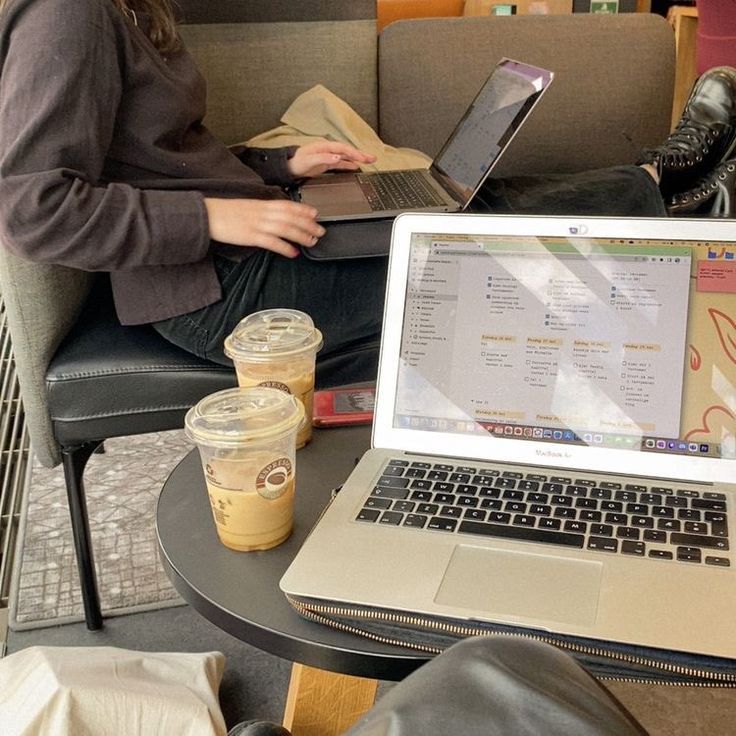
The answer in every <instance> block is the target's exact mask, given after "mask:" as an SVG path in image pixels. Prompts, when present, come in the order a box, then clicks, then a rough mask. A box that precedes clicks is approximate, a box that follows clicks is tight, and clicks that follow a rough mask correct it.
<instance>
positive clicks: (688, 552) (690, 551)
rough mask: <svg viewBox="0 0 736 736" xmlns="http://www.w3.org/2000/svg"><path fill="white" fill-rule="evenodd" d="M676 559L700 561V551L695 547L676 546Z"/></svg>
mask: <svg viewBox="0 0 736 736" xmlns="http://www.w3.org/2000/svg"><path fill="white" fill-rule="evenodd" d="M677 559H678V560H679V561H680V562H701V560H702V553H701V551H700V549H698V548H697V547H678V548H677Z"/></svg>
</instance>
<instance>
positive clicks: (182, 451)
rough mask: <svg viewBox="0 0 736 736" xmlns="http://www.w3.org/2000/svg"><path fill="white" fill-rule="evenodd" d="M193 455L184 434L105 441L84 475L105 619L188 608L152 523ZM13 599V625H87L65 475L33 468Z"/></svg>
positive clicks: (60, 471) (16, 564)
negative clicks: (174, 475) (169, 483)
mask: <svg viewBox="0 0 736 736" xmlns="http://www.w3.org/2000/svg"><path fill="white" fill-rule="evenodd" d="M190 449H191V444H190V443H189V441H188V440H187V439H186V437H185V436H184V433H183V432H182V431H175V432H161V433H153V434H147V435H139V436H137V437H121V438H114V439H110V440H107V441H106V442H105V452H104V453H95V454H94V455H93V456H92V457H91V458H90V460H89V463H88V465H87V469H86V471H85V474H84V482H85V489H86V496H87V509H88V513H89V520H90V529H91V533H92V548H93V550H94V555H95V564H96V567H97V579H98V587H99V591H100V600H101V603H102V610H103V613H104V615H105V616H114V615H120V614H125V613H134V612H136V611H144V610H151V609H153V608H163V607H165V606H172V605H182V604H183V601H182V600H181V598H180V597H179V595H178V594H177V592H176V591H175V590H174V588H173V587H172V585H171V584H170V583H169V581H168V578H167V577H166V575H165V573H164V571H163V569H162V567H161V564H160V562H159V558H158V548H157V544H156V531H155V522H154V517H155V513H156V502H157V500H158V494H159V491H160V489H161V486H162V484H163V482H164V481H165V480H166V478H167V477H168V475H169V473H170V472H171V471H172V470H173V469H174V467H175V466H176V464H177V463H178V462H179V461H180V460H181V459H182V458H183V457H184V455H186V453H187V452H188V451H189V450H190ZM29 476H30V481H29V487H28V488H27V489H26V495H25V500H24V506H23V509H22V516H21V524H20V538H19V551H18V554H17V555H16V562H15V569H14V575H13V584H12V588H11V593H10V605H9V608H10V626H11V628H12V629H15V630H21V629H30V628H39V627H43V626H53V625H56V624H63V623H70V622H73V621H81V620H83V618H84V615H83V609H82V599H81V593H80V589H79V578H78V574H77V566H76V558H75V554H74V545H73V542H72V536H71V523H70V521H69V509H68V506H67V501H66V489H65V485H64V473H63V471H62V469H61V467H58V468H53V469H50V470H49V469H47V468H43V467H41V466H40V465H38V464H37V463H35V462H34V463H33V466H32V468H31V472H30V473H29Z"/></svg>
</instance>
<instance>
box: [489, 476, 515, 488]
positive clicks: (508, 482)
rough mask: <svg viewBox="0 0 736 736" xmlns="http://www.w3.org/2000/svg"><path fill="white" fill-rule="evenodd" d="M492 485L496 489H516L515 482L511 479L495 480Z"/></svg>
mask: <svg viewBox="0 0 736 736" xmlns="http://www.w3.org/2000/svg"><path fill="white" fill-rule="evenodd" d="M493 485H494V486H496V488H516V481H515V480H514V479H513V478H496V480H494V481H493Z"/></svg>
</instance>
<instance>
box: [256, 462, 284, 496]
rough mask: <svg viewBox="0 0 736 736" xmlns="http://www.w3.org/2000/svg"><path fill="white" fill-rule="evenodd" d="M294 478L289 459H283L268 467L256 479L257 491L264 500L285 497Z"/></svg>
mask: <svg viewBox="0 0 736 736" xmlns="http://www.w3.org/2000/svg"><path fill="white" fill-rule="evenodd" d="M291 477H292V465H291V461H290V460H289V458H286V457H282V458H279V459H278V460H274V461H273V462H272V463H269V464H268V465H266V467H265V468H263V469H262V470H261V471H260V473H258V476H257V477H256V491H258V493H259V494H260V495H261V496H263V498H268V499H274V498H278V497H279V496H283V494H284V493H286V490H287V488H288V486H289V483H290V481H291Z"/></svg>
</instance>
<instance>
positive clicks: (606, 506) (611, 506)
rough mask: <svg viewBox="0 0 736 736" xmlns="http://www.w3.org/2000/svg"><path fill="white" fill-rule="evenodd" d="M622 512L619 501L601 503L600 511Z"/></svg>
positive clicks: (621, 505)
mask: <svg viewBox="0 0 736 736" xmlns="http://www.w3.org/2000/svg"><path fill="white" fill-rule="evenodd" d="M623 510H624V505H623V504H622V503H621V501H601V511H614V512H616V513H619V512H621V511H623Z"/></svg>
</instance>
